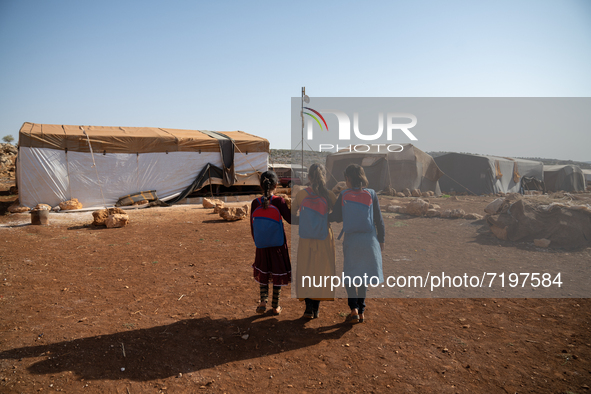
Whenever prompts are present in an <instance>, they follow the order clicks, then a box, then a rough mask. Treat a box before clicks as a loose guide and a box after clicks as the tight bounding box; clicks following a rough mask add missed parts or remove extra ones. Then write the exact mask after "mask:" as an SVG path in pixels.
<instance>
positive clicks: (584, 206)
mask: <svg viewBox="0 0 591 394" xmlns="http://www.w3.org/2000/svg"><path fill="white" fill-rule="evenodd" d="M484 210H485V212H486V213H487V215H486V221H487V223H488V225H489V228H490V230H491V232H492V233H493V234H494V235H495V236H496V237H497V238H499V239H502V240H506V241H514V242H517V241H521V242H523V241H529V242H533V243H534V245H536V246H538V247H544V248H546V247H548V246H550V245H551V246H553V247H564V248H577V247H584V246H588V245H590V244H591V241H590V240H591V204H588V203H585V202H582V201H577V200H576V199H575V200H570V201H566V200H563V201H538V200H536V199H532V198H522V197H521V196H520V195H518V194H517V195H507V197H506V198H497V199H496V200H494V201H493V202H491V203H490V204H488V205H487V207H486V208H485V209H484Z"/></svg>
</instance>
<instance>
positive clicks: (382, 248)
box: [380, 244, 386, 252]
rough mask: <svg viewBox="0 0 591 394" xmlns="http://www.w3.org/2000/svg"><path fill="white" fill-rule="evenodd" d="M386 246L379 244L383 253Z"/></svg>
mask: <svg viewBox="0 0 591 394" xmlns="http://www.w3.org/2000/svg"><path fill="white" fill-rule="evenodd" d="M385 247H386V245H385V244H380V250H381V251H382V252H383V251H384V249H385Z"/></svg>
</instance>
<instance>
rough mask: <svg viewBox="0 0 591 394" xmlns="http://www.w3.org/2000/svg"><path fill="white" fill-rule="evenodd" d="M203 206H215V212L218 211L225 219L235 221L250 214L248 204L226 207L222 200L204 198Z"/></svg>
mask: <svg viewBox="0 0 591 394" xmlns="http://www.w3.org/2000/svg"><path fill="white" fill-rule="evenodd" d="M203 208H213V213H217V214H218V215H220V217H221V218H222V219H224V220H227V221H229V222H233V221H235V220H241V219H244V218H245V217H246V216H247V215H248V209H249V208H248V204H244V205H243V206H242V207H226V206H225V204H224V202H223V201H222V200H218V199H209V198H204V199H203Z"/></svg>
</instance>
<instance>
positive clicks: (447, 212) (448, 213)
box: [441, 209, 451, 218]
mask: <svg viewBox="0 0 591 394" xmlns="http://www.w3.org/2000/svg"><path fill="white" fill-rule="evenodd" d="M441 217H442V218H450V217H451V209H446V210H445V211H443V212H441Z"/></svg>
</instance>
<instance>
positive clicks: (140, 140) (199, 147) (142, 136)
mask: <svg viewBox="0 0 591 394" xmlns="http://www.w3.org/2000/svg"><path fill="white" fill-rule="evenodd" d="M83 130H84V131H86V133H87V135H88V137H89V139H90V142H91V144H92V149H93V150H94V151H95V152H101V153H103V152H106V153H148V152H178V151H180V152H197V151H201V152H219V150H220V148H219V144H218V140H217V139H216V138H214V137H211V136H209V135H208V134H206V133H204V132H201V131H199V130H179V129H163V128H157V127H111V126H67V125H48V124H38V123H29V122H26V123H24V124H23V126H22V127H21V129H20V132H19V146H24V147H33V148H50V149H59V150H66V149H67V150H69V151H77V152H90V149H89V146H88V141H87V138H86V135H84V133H83ZM217 133H219V134H223V135H225V136H227V137H230V138H232V139H233V140H234V143H235V144H236V148H237V151H239V152H242V153H246V152H269V141H268V140H266V139H264V138H261V137H257V136H254V135H251V134H248V133H245V132H243V131H221V132H217Z"/></svg>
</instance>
